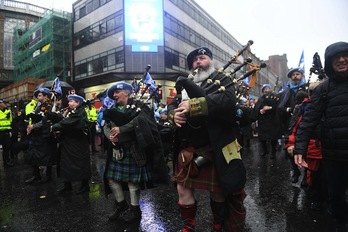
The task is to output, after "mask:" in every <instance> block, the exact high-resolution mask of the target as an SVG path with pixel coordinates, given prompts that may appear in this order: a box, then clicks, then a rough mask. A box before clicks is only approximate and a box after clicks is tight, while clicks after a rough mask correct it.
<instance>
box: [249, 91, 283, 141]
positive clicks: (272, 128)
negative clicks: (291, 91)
mask: <svg viewBox="0 0 348 232" xmlns="http://www.w3.org/2000/svg"><path fill="white" fill-rule="evenodd" d="M271 97H272V99H270V98H271ZM276 104H277V98H276V96H275V95H263V96H261V97H260V98H259V99H258V101H257V103H256V105H255V107H254V109H253V115H255V116H256V119H257V121H258V129H257V133H258V138H259V139H261V140H275V139H279V138H280V137H281V123H280V121H279V116H278V111H277V108H276ZM264 106H272V109H270V110H266V112H265V113H264V114H261V113H260V110H261V109H262V108H263V107H264ZM255 116H254V117H255Z"/></svg>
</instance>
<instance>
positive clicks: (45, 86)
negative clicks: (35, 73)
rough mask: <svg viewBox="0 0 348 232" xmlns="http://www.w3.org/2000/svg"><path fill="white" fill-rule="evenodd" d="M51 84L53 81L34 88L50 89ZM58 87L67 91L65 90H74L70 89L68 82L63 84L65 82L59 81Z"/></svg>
mask: <svg viewBox="0 0 348 232" xmlns="http://www.w3.org/2000/svg"><path fill="white" fill-rule="evenodd" d="M53 82H54V80H50V81H46V82H43V83H41V84H39V85H38V86H37V87H36V88H49V89H51V87H52V85H53ZM60 87H62V88H64V89H67V90H70V89H74V87H72V86H71V85H70V84H69V83H68V82H65V81H60Z"/></svg>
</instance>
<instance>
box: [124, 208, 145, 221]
mask: <svg viewBox="0 0 348 232" xmlns="http://www.w3.org/2000/svg"><path fill="white" fill-rule="evenodd" d="M140 219H141V210H140V206H139V205H137V206H133V205H131V206H130V208H129V211H128V212H127V214H126V215H125V216H124V217H123V220H124V221H125V222H126V223H133V222H135V221H137V220H140Z"/></svg>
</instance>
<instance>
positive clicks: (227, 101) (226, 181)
mask: <svg viewBox="0 0 348 232" xmlns="http://www.w3.org/2000/svg"><path fill="white" fill-rule="evenodd" d="M215 74H216V72H214V73H213V74H211V76H210V77H212V76H215ZM222 76H223V74H218V76H217V79H221V77H222ZM187 81H188V84H187V86H185V85H184V88H185V90H186V91H187V92H188V95H189V96H190V98H198V97H204V98H205V101H206V103H207V105H208V114H207V115H205V116H198V117H194V118H192V119H197V121H200V122H201V123H202V126H203V127H206V128H207V130H208V131H207V133H208V136H209V141H207V142H208V143H207V144H205V145H211V146H212V147H213V150H214V153H215V156H214V163H215V167H216V172H217V176H218V180H219V182H220V185H221V187H222V189H223V191H224V194H226V195H228V194H230V193H232V192H236V191H239V190H241V189H243V188H244V185H245V182H246V170H245V167H244V164H243V161H242V160H239V159H234V160H232V161H230V163H228V164H227V162H226V160H225V157H224V155H223V153H222V148H223V147H225V146H226V145H227V144H229V143H231V142H232V141H234V140H235V139H236V138H237V133H236V132H238V131H239V128H238V125H237V123H236V107H235V106H236V96H235V88H234V87H233V86H230V87H229V88H227V89H226V91H224V92H221V93H216V94H211V93H213V92H214V91H215V90H217V89H218V87H214V88H210V89H209V91H208V92H206V91H202V90H199V89H197V88H196V87H195V86H194V85H195V84H194V83H193V82H192V81H191V80H187ZM192 83H193V84H192ZM229 83H231V79H230V78H226V79H224V80H223V81H221V85H223V86H226V85H227V84H229ZM204 84H205V82H203V83H202V85H204ZM195 88H196V89H197V91H194V89H195ZM189 91H192V92H194V93H193V94H192V95H190V92H189ZM194 95H196V96H194ZM177 106H178V102H176V101H174V100H173V101H172V102H171V103H170V105H169V106H168V112H170V114H173V110H174V109H175V108H177ZM189 120H190V119H189ZM203 124H204V125H203ZM187 126H188V123H186V124H184V125H183V127H181V128H176V130H177V132H176V135H177V136H176V142H175V144H180V142H177V141H178V140H180V139H181V138H180V137H179V136H180V133H178V131H179V132H180V131H181V130H185V127H187ZM197 136H201V135H196V137H197ZM175 156H176V153H175Z"/></svg>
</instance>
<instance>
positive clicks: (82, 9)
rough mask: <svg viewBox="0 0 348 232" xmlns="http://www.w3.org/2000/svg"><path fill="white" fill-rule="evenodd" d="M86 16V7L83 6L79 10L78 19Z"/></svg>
mask: <svg viewBox="0 0 348 232" xmlns="http://www.w3.org/2000/svg"><path fill="white" fill-rule="evenodd" d="M85 15H86V7H85V6H83V7H81V8H80V18H82V17H83V16H85Z"/></svg>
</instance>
